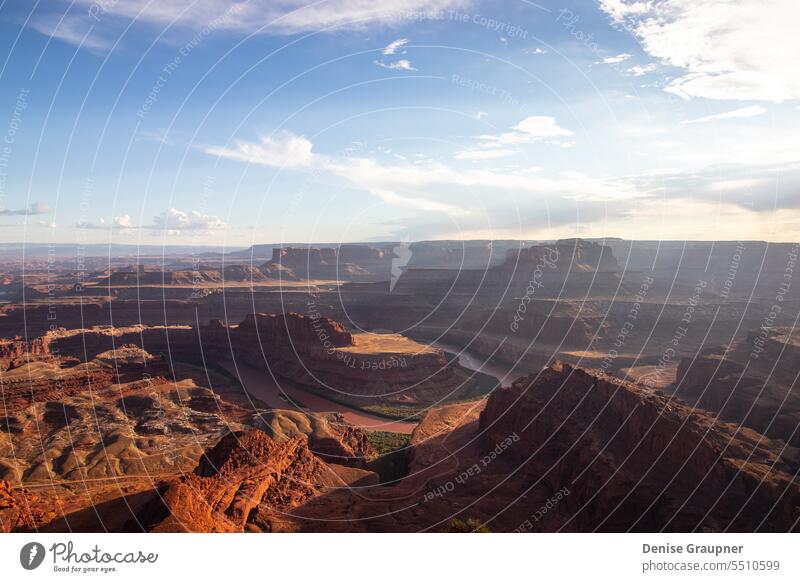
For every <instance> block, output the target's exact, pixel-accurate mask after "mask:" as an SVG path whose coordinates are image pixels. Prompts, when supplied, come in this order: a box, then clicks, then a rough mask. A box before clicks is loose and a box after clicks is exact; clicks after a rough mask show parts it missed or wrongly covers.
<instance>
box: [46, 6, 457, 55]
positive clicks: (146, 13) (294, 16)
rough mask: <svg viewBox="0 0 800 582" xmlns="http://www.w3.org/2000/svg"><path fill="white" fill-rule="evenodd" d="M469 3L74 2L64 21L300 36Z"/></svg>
mask: <svg viewBox="0 0 800 582" xmlns="http://www.w3.org/2000/svg"><path fill="white" fill-rule="evenodd" d="M469 4H470V0H326V1H322V2H309V1H308V0H280V1H276V0H240V1H238V2H233V1H231V0H228V1H227V2H220V1H219V0H195V1H194V2H192V3H191V5H190V6H187V3H186V1H185V0H159V1H158V2H153V1H152V0H125V1H124V2H121V1H119V2H117V1H114V2H110V1H109V2H98V1H97V0H75V5H76V9H75V10H74V11H73V12H71V13H70V14H69V15H68V18H66V19H65V21H66V20H69V21H70V22H77V23H81V22H82V23H83V25H84V28H86V27H88V26H95V28H97V27H98V23H100V24H102V25H103V26H104V27H106V26H110V25H111V24H112V23H113V20H114V18H113V17H118V18H124V19H128V20H136V21H137V22H144V23H151V24H155V25H158V26H160V27H163V26H165V25H171V26H175V27H184V28H190V29H193V30H202V29H203V28H204V27H211V28H212V29H213V30H236V31H240V32H245V33H257V32H265V33H273V34H297V33H302V32H310V31H317V30H321V29H327V28H335V29H338V30H341V29H359V28H364V27H366V26H369V25H380V26H399V25H402V24H404V23H408V22H409V21H410V19H411V18H413V17H417V18H418V17H419V15H420V14H436V13H437V12H440V11H443V10H448V9H454V8H459V7H465V6H467V5H469ZM51 16H52V15H51ZM58 18H60V15H58ZM173 22H174V25H173ZM81 30H82V29H81ZM79 36H80V33H75V32H72V33H71V34H70V35H69V37H67V36H66V35H64V40H67V41H68V42H73V43H74V44H77V43H78V42H80V38H79Z"/></svg>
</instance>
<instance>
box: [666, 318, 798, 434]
mask: <svg viewBox="0 0 800 582" xmlns="http://www.w3.org/2000/svg"><path fill="white" fill-rule="evenodd" d="M795 342H796V339H793V338H792V336H791V334H790V333H789V332H788V331H787V330H783V331H781V330H776V331H771V332H770V333H768V334H766V335H765V336H762V334H761V333H760V332H753V333H751V334H750V336H749V338H748V341H747V342H745V343H744V344H742V345H740V346H732V347H728V348H725V347H721V348H717V349H712V350H707V351H706V352H704V353H703V354H701V355H698V356H696V357H692V358H683V359H682V360H681V362H680V364H679V365H678V371H677V374H676V378H675V394H676V395H678V396H680V397H681V398H682V399H684V400H686V401H687V402H688V403H690V404H692V405H693V406H697V407H700V408H703V409H705V410H709V411H712V412H714V413H716V414H718V415H719V417H720V418H721V419H723V420H726V421H728V422H735V423H738V424H741V425H743V426H747V427H750V428H752V429H753V430H756V431H758V432H760V433H763V434H764V435H766V436H768V437H770V438H774V439H782V440H784V441H786V442H788V443H789V444H791V445H793V446H800V428H798V427H800V392H798V390H797V386H796V379H797V373H798V370H800V355H799V353H800V350H798V346H797V344H796V343H795Z"/></svg>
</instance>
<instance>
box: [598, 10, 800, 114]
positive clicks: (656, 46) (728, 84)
mask: <svg viewBox="0 0 800 582" xmlns="http://www.w3.org/2000/svg"><path fill="white" fill-rule="evenodd" d="M601 7H602V8H603V10H605V11H606V12H607V13H608V14H609V15H610V16H611V17H612V19H613V20H614V21H615V22H616V23H619V24H622V25H623V26H625V28H626V29H628V30H629V31H630V32H632V33H633V34H635V35H636V37H637V38H638V39H639V40H640V41H641V43H642V46H643V48H644V49H645V50H646V51H647V52H648V53H649V54H650V55H651V56H653V57H655V58H657V59H660V60H661V61H662V62H664V63H666V64H669V65H672V66H674V67H678V68H680V69H683V70H684V74H683V75H681V76H679V77H678V78H676V79H674V80H673V81H671V82H670V83H669V84H668V85H667V87H666V90H667V91H669V92H672V93H674V94H676V95H680V96H681V97H684V98H690V97H705V98H708V99H726V100H762V101H774V102H780V101H786V100H790V99H800V75H797V63H798V62H800V35H798V34H797V22H798V20H797V19H798V12H799V11H800V6H798V3H797V2H796V0H716V1H714V2H709V1H707V0H661V1H659V2H653V1H650V0H648V1H643V0H601Z"/></svg>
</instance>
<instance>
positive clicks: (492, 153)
mask: <svg viewBox="0 0 800 582" xmlns="http://www.w3.org/2000/svg"><path fill="white" fill-rule="evenodd" d="M515 153H517V152H515V151H514V150H509V149H501V148H490V149H472V150H461V151H459V152H456V153H455V155H454V156H453V157H454V158H455V159H457V160H493V159H496V158H506V157H509V156H513V155H514V154H515Z"/></svg>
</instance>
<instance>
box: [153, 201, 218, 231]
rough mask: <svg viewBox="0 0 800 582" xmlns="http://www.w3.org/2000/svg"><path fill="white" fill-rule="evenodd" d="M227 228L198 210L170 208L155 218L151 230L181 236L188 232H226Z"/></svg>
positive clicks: (213, 217)
mask: <svg viewBox="0 0 800 582" xmlns="http://www.w3.org/2000/svg"><path fill="white" fill-rule="evenodd" d="M227 227H228V225H227V224H225V222H224V221H222V220H221V219H219V218H217V217H216V216H209V215H208V214H203V213H201V212H198V211H196V210H192V211H190V212H183V211H181V210H178V209H176V208H170V209H168V210H165V211H164V212H162V213H161V214H157V215H156V216H154V217H153V224H152V225H151V226H150V227H149V228H150V229H152V230H153V231H154V232H156V233H157V232H165V233H166V234H169V235H180V234H182V233H184V232H187V231H189V232H194V233H200V234H202V233H208V232H213V231H219V230H224V229H226V228H227Z"/></svg>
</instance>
